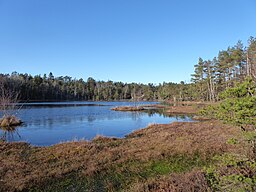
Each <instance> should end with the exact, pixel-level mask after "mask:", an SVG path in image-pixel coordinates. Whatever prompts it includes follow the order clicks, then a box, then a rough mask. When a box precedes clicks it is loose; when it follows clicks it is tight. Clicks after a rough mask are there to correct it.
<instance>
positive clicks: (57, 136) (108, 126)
mask: <svg viewBox="0 0 256 192" xmlns="http://www.w3.org/2000/svg"><path fill="white" fill-rule="evenodd" d="M73 104H74V103H72V105H73ZM90 104H92V103H90ZM96 104H97V105H82V106H81V105H76V106H72V105H69V104H67V103H65V105H68V107H63V106H64V104H61V107H47V106H48V105H45V104H38V105H36V106H32V105H30V107H25V108H22V109H21V110H20V111H19V114H18V117H19V118H20V119H22V121H23V122H24V124H23V125H22V126H21V127H19V128H18V129H15V130H12V131H6V130H1V129H0V135H1V138H3V139H4V140H6V141H27V142H29V143H31V144H33V145H39V146H45V145H52V144H56V143H59V142H63V141H70V140H73V139H82V138H84V139H86V140H91V139H93V138H94V137H95V136H96V135H99V134H100V135H104V136H113V137H124V136H125V135H127V134H129V133H130V132H132V131H134V130H136V129H140V128H144V127H146V126H147V125H148V124H150V123H170V122H172V121H191V118H190V117H188V116H180V115H168V114H166V113H165V111H164V110H163V109H157V110H156V109H148V110H145V111H143V112H138V111H136V112H121V111H112V110H111V108H112V107H113V106H121V105H131V104H132V103H127V102H98V103H96ZM143 104H151V103H145V102H144V103H143ZM41 106H43V107H41ZM54 106H58V105H57V103H55V104H54Z"/></svg>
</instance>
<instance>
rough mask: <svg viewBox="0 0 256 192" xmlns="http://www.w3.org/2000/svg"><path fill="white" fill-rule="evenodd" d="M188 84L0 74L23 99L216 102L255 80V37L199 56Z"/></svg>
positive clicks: (4, 84) (2, 82)
mask: <svg viewBox="0 0 256 192" xmlns="http://www.w3.org/2000/svg"><path fill="white" fill-rule="evenodd" d="M194 67H195V72H194V74H192V79H191V83H184V82H183V81H181V82H180V83H166V82H163V83H162V84H158V85H155V84H152V83H149V84H147V85H146V84H140V83H123V82H113V81H110V80H109V81H96V80H94V79H93V78H92V77H89V78H88V79H87V80H86V81H85V80H83V79H73V78H72V77H69V76H60V77H54V75H53V74H52V73H51V72H50V73H49V75H46V74H44V75H43V76H41V75H35V76H32V75H29V74H27V73H25V74H22V73H17V72H13V73H12V74H0V85H2V88H3V89H5V90H9V91H12V92H15V93H19V100H23V101H65V100H80V101H81V100H83V101H84V100H85V101H111V100H147V101H149V100H174V101H218V100H220V97H219V95H220V93H221V92H222V91H224V90H225V89H226V88H228V87H233V86H235V84H236V83H237V82H242V81H244V80H245V79H246V77H248V76H249V77H251V78H252V79H253V80H254V81H255V79H256V38H254V37H250V38H249V40H248V45H247V46H244V45H243V44H242V42H241V41H238V43H237V44H236V45H235V46H233V47H228V48H227V50H222V51H220V52H219V54H218V56H217V57H214V58H213V59H212V60H203V59H202V58H199V61H198V63H197V64H196V65H195V66H194Z"/></svg>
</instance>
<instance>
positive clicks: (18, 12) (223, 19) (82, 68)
mask: <svg viewBox="0 0 256 192" xmlns="http://www.w3.org/2000/svg"><path fill="white" fill-rule="evenodd" d="M255 10H256V1H255V0H193V1H191V0H0V73H11V72H12V71H17V72H19V73H29V74H32V75H35V74H42V75H43V74H44V73H46V74H49V72H53V74H54V75H55V76H61V75H63V76H64V75H69V76H72V77H74V78H84V79H85V80H86V79H87V78H88V77H93V78H94V79H96V80H113V81H123V82H138V83H139V82H140V83H149V82H152V83H161V82H163V81H165V82H180V81H182V80H183V81H186V82H188V81H189V80H190V74H191V73H193V66H194V64H196V63H197V61H198V58H199V57H202V58H203V59H212V58H213V57H214V56H216V55H217V54H218V51H219V50H222V49H226V48H227V47H228V46H233V45H235V44H236V42H237V41H238V40H242V41H243V43H244V44H246V42H247V39H248V38H249V36H254V37H255V36H256V11H255Z"/></svg>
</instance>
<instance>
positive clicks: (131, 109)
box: [111, 106, 145, 111]
mask: <svg viewBox="0 0 256 192" xmlns="http://www.w3.org/2000/svg"><path fill="white" fill-rule="evenodd" d="M111 110H114V111H143V110H145V109H144V107H141V106H138V107H134V106H120V107H114V108H112V109H111Z"/></svg>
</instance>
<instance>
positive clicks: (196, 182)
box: [130, 170, 210, 192]
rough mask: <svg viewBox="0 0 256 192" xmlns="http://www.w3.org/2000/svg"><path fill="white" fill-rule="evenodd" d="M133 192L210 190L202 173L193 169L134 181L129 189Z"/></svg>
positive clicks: (204, 191) (203, 191) (202, 191)
mask: <svg viewBox="0 0 256 192" xmlns="http://www.w3.org/2000/svg"><path fill="white" fill-rule="evenodd" d="M130 190H131V191H133V192H141V191H144V192H173V191H177V192H188V191H193V192H194V191H197V192H206V191H210V188H209V187H208V184H207V181H206V179H205V176H204V173H203V172H202V171H199V170H193V171H191V172H189V173H183V174H171V175H169V176H164V177H161V178H157V179H150V180H149V181H147V182H145V183H136V184H134V185H133V186H132V187H131V189H130Z"/></svg>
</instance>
